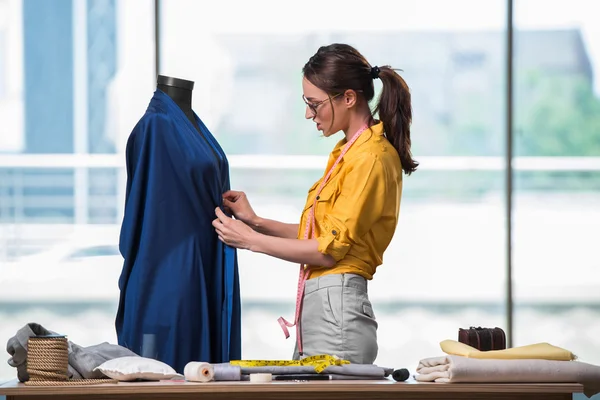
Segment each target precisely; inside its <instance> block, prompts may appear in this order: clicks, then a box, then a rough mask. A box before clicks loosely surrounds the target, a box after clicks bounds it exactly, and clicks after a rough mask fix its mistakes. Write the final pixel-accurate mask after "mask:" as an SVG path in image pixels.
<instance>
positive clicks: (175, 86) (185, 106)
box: [156, 75, 200, 132]
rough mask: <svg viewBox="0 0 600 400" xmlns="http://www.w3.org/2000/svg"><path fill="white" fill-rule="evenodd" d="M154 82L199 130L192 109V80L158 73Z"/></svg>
mask: <svg viewBox="0 0 600 400" xmlns="http://www.w3.org/2000/svg"><path fill="white" fill-rule="evenodd" d="M156 83H157V85H156V88H157V89H159V90H161V91H163V92H164V93H165V94H167V95H168V96H169V97H170V98H172V99H173V101H174V102H175V103H176V104H177V105H178V106H179V108H181V111H183V113H184V114H185V116H186V117H188V119H189V120H190V122H191V123H192V124H193V125H194V127H195V128H196V129H197V130H198V132H200V127H199V126H198V123H197V122H196V119H195V118H194V111H193V110H192V90H194V82H193V81H188V80H185V79H180V78H173V77H170V76H165V75H158V79H157V80H156Z"/></svg>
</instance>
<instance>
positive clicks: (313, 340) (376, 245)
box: [213, 44, 418, 364]
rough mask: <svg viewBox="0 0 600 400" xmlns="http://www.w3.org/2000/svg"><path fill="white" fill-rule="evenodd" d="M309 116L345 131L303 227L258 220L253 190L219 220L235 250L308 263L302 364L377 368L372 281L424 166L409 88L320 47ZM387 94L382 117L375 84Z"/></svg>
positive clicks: (348, 55) (350, 53) (301, 316)
mask: <svg viewBox="0 0 600 400" xmlns="http://www.w3.org/2000/svg"><path fill="white" fill-rule="evenodd" d="M303 75H304V77H303V81H302V90H303V92H304V93H303V99H304V101H305V102H306V105H307V107H306V115H305V117H306V118H307V119H312V120H313V121H314V122H315V123H316V125H317V129H318V130H320V131H322V132H323V135H324V136H326V137H328V136H331V135H333V134H335V133H337V132H339V131H343V132H344V135H345V138H344V139H342V140H341V141H340V142H338V143H337V145H336V146H335V148H334V149H333V151H332V152H331V155H330V157H329V162H328V165H327V168H326V170H325V174H324V175H323V178H321V179H320V180H319V181H317V182H316V183H315V184H314V185H313V187H312V188H310V190H309V191H308V197H307V200H306V205H305V207H304V211H303V213H302V216H301V219H300V224H286V223H282V222H278V221H273V220H268V219H264V218H260V217H258V216H257V215H256V214H255V213H254V211H253V210H252V208H251V206H250V204H249V202H248V199H247V198H246V196H245V194H244V193H242V192H238V191H228V192H226V193H224V195H223V199H224V200H223V201H224V203H223V205H224V207H226V208H228V209H229V210H230V211H231V213H232V214H233V215H234V217H235V219H232V218H229V217H227V216H226V215H225V214H224V213H223V212H221V210H220V209H219V208H217V209H216V214H217V219H215V220H214V222H213V226H214V227H215V229H216V231H217V233H218V236H219V239H220V240H222V241H223V242H225V243H226V244H229V245H231V246H234V247H237V248H240V249H247V250H250V251H254V252H259V253H263V254H268V255H270V256H273V257H277V258H280V259H282V260H286V261H290V262H297V263H300V264H301V266H300V278H299V282H298V294H297V305H296V318H295V320H294V323H289V322H287V321H285V320H284V319H283V318H280V324H281V326H282V328H283V329H284V331H285V333H286V336H289V334H288V332H287V327H291V326H294V325H295V326H296V338H297V343H296V350H295V352H294V359H298V358H301V357H305V356H311V355H318V354H329V355H336V356H338V357H340V358H342V359H345V360H348V361H350V362H352V363H361V364H371V363H373V362H374V361H375V358H376V357H377V351H378V345H377V322H376V320H375V315H374V313H373V309H372V307H371V303H370V301H369V297H368V294H367V281H368V280H371V279H372V278H373V275H374V274H375V270H376V268H377V267H378V266H379V265H381V263H382V260H383V253H384V251H385V250H386V248H387V247H388V245H389V244H390V241H391V240H392V237H393V235H394V231H395V229H396V224H397V221H398V213H399V208H400V197H401V193H402V170H404V173H406V174H407V175H410V174H411V173H412V172H414V171H415V170H416V168H417V165H418V164H417V163H416V162H415V161H414V160H413V159H412V155H411V151H410V147H411V140H410V124H411V118H412V110H411V99H410V92H409V89H408V87H407V85H406V82H405V81H404V80H403V79H402V77H400V75H398V74H397V73H396V72H395V71H394V70H393V69H392V68H391V67H389V66H385V67H381V68H379V67H371V65H370V64H369V63H368V62H367V60H366V59H365V58H364V57H363V56H362V55H361V54H360V53H359V52H358V51H357V50H356V49H354V48H353V47H351V46H349V45H345V44H332V45H330V46H325V47H321V48H320V49H319V50H318V51H317V53H316V54H315V55H314V56H312V57H311V58H310V60H309V61H308V62H307V63H306V65H305V66H304V68H303ZM374 79H381V81H382V84H383V88H382V92H381V96H380V99H379V103H378V104H377V107H376V108H375V112H378V113H379V121H377V120H375V119H374V117H373V114H372V113H371V110H370V108H369V101H370V100H372V99H373V96H374V88H373V80H374Z"/></svg>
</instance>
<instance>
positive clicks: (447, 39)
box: [160, 0, 506, 367]
mask: <svg viewBox="0 0 600 400" xmlns="http://www.w3.org/2000/svg"><path fill="white" fill-rule="evenodd" d="M486 3H487V4H486V5H485V6H484V5H482V4H479V3H476V2H457V3H455V4H454V5H453V6H452V7H449V6H448V2H447V1H445V0H437V1H422V0H419V1H412V0H411V1H387V2H386V1H384V2H383V4H377V6H376V9H377V10H386V12H385V13H379V12H378V11H374V12H375V13H376V14H377V17H373V19H370V20H364V12H365V6H364V5H362V3H359V2H356V4H355V5H352V6H349V5H348V2H347V1H330V2H324V3H322V5H320V6H319V7H318V8H317V9H315V8H314V7H308V6H306V4H304V3H297V4H295V5H292V4H291V3H290V4H286V6H285V8H281V9H279V11H278V14H277V17H276V18H274V17H273V12H275V11H274V10H273V8H269V7H272V6H273V5H274V4H275V3H274V2H270V1H258V2H245V1H237V2H233V3H231V2H229V3H219V2H213V3H211V4H207V3H204V2H196V1H193V0H188V1H181V0H177V1H172V0H165V1H163V2H162V3H161V4H162V8H161V11H162V12H161V14H160V15H161V20H160V22H161V25H160V26H161V36H160V45H161V46H160V49H161V50H160V51H161V57H160V73H162V74H165V75H169V76H174V77H179V78H184V79H190V80H192V81H194V82H195V89H194V107H195V109H196V111H197V112H198V114H199V116H200V118H202V119H204V120H205V122H206V123H207V125H208V126H209V127H210V129H211V131H212V132H213V133H214V134H215V135H216V136H217V138H218V139H219V141H220V143H221V144H222V146H223V147H224V149H225V150H226V152H227V153H228V155H229V156H230V160H231V164H232V172H231V175H232V186H233V187H234V188H236V189H239V190H244V191H246V192H247V194H248V196H249V198H250V201H251V202H252V204H253V206H254V207H255V209H256V210H257V212H258V213H259V214H262V215H263V216H265V217H269V218H274V219H280V220H285V221H290V222H295V221H297V220H298V218H299V216H300V213H301V210H302V206H303V205H304V202H305V196H306V193H307V191H308V189H309V188H310V186H311V185H312V184H313V183H314V181H315V180H317V179H318V178H319V177H320V176H321V175H322V174H323V171H324V169H325V166H326V160H327V156H328V154H329V152H330V151H331V149H332V148H333V147H334V145H335V143H336V142H337V141H338V140H339V138H340V137H339V136H337V137H333V138H329V139H325V138H323V137H321V136H320V135H319V133H318V132H317V131H316V130H315V128H314V124H313V123H312V121H307V120H306V119H305V118H304V112H305V105H304V103H303V102H302V98H301V95H302V91H301V90H302V87H301V79H302V74H301V70H302V66H303V65H304V63H306V61H308V59H309V58H310V56H311V55H312V54H314V52H316V50H317V49H318V47H319V46H321V45H324V44H329V43H332V42H346V43H349V44H352V45H354V46H356V47H357V48H358V49H359V51H361V52H363V53H364V55H365V56H366V57H367V59H368V60H369V61H370V62H371V63H372V64H374V65H375V64H377V65H385V64H390V65H392V66H394V67H396V68H401V69H402V70H403V72H402V74H403V76H404V77H405V79H406V80H407V82H408V84H409V86H410V87H411V90H412V98H413V106H414V125H413V131H412V135H413V143H414V155H415V157H416V159H417V160H418V161H420V162H421V165H422V167H421V169H420V170H419V171H418V172H416V173H415V174H414V175H412V176H411V177H408V178H405V181H404V182H405V183H404V184H405V187H404V196H403V199H402V206H401V216H400V223H399V226H398V230H397V233H396V236H395V238H394V240H393V242H392V244H391V245H390V248H389V250H388V251H387V253H386V255H385V257H384V265H382V266H381V267H380V268H379V269H378V271H377V274H376V275H375V279H374V280H373V281H372V282H371V284H370V287H369V292H370V296H371V298H372V300H373V302H374V308H375V313H376V314H377V318H378V320H379V345H380V352H379V357H378V359H377V363H379V364H382V365H391V366H399V365H406V366H410V367H416V365H417V363H418V361H419V359H420V358H422V357H424V356H428V355H437V354H439V351H440V350H439V342H440V341H441V340H444V339H447V338H456V336H457V331H458V328H459V327H464V326H469V325H493V326H502V325H503V324H504V320H505V314H504V286H505V281H504V275H505V256H504V254H505V251H504V249H505V246H504V241H503V240H504V233H503V231H504V211H503V198H504V194H503V193H504V192H503V179H504V170H503V166H502V163H496V162H495V160H496V159H500V157H501V156H502V154H503V143H504V140H503V137H504V132H505V123H504V118H505V117H504V116H505V113H504V102H505V97H504V96H505V90H504V88H505V72H504V71H505V62H504V54H505V37H506V35H505V31H506V29H505V20H506V17H505V4H504V2H502V1H491V2H486ZM231 7H234V8H236V10H237V11H236V13H235V14H230V13H228V9H231ZM260 9H270V10H271V12H270V13H263V12H261V13H254V12H253V10H260ZM291 9H293V10H294V12H290V13H288V12H286V11H285V10H291ZM431 10H439V11H436V13H435V15H432V13H431ZM438 12H440V13H442V14H444V13H445V17H444V18H441V17H436V15H437V13H438ZM250 14H251V15H253V17H252V18H245V17H243V16H245V15H250ZM218 15H230V16H231V18H226V19H221V18H217V17H216V16H218ZM318 15H322V16H325V17H324V18H319V17H318ZM448 15H452V18H447V17H448ZM467 15H469V17H468V18H467ZM210 16H215V18H211V17H210ZM334 16H335V17H334ZM399 16H401V17H399ZM199 20H201V21H202V23H199V22H198V21H199ZM481 20H485V22H482V21H481ZM348 21H353V22H352V23H351V25H348ZM361 21H363V22H361ZM348 26H352V27H353V28H352V29H349V28H348ZM377 83H378V82H377ZM376 88H377V90H379V88H380V86H376ZM373 106H375V104H373ZM489 161H492V164H493V165H494V168H491V169H490V168H489V167H488V164H489ZM284 167H285V168H284ZM239 257H240V258H239V260H240V271H241V286H242V294H243V307H244V312H243V329H244V331H243V345H242V348H243V351H244V357H247V358H265V357H268V358H289V357H291V355H292V351H293V346H294V343H293V339H290V340H287V341H286V340H285V338H284V336H283V333H282V331H281V329H280V327H279V325H278V323H277V318H278V317H279V316H280V315H282V313H283V315H284V316H286V317H287V316H293V313H294V301H295V293H296V292H295V290H296V284H297V275H298V270H297V266H296V265H293V264H289V263H286V262H282V261H279V260H276V259H273V258H270V257H267V256H262V255H255V254H252V253H249V252H244V251H242V252H240V253H239Z"/></svg>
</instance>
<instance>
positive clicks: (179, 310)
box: [115, 90, 241, 373]
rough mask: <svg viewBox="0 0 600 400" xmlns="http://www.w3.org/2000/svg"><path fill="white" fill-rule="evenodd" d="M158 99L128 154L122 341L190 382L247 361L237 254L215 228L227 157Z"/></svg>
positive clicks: (121, 285) (226, 181)
mask: <svg viewBox="0 0 600 400" xmlns="http://www.w3.org/2000/svg"><path fill="white" fill-rule="evenodd" d="M194 116H195V118H196V121H197V123H198V126H199V127H200V130H201V132H200V133H199V132H198V130H197V129H196V128H195V127H194V126H193V124H192V123H191V122H190V121H189V120H188V118H187V117H186V116H185V114H184V113H183V111H182V110H181V109H180V108H179V107H178V106H177V104H176V103H175V102H174V101H173V100H172V99H171V98H170V97H169V96H168V95H166V94H165V93H163V92H162V91H160V90H156V92H155V93H154V96H153V97H152V100H151V101H150V104H149V106H148V108H147V110H146V113H145V114H144V116H143V117H142V118H141V119H140V121H139V122H138V123H137V125H136V126H135V127H134V129H133V131H132V132H131V134H130V136H129V139H128V142H127V149H126V164H127V188H126V198H125V213H124V218H123V223H122V226H121V236H120V244H119V246H120V250H121V254H122V255H123V257H124V265H123V271H122V273H121V277H120V279H119V288H120V290H121V295H120V299H119V307H118V311H117V317H116V324H115V325H116V330H117V337H118V342H119V344H120V345H121V346H124V347H127V348H129V349H130V350H132V351H134V352H135V353H137V354H139V355H142V356H148V357H152V358H155V359H158V360H160V361H163V362H165V363H167V364H169V365H170V366H172V367H173V368H174V369H175V370H176V371H177V372H179V373H183V369H184V367H185V365H186V364H187V363H188V362H190V361H206V362H211V363H220V362H228V361H230V360H232V359H240V358H241V317H240V294H239V292H240V290H239V276H238V262H237V253H236V250H235V249H234V248H231V247H229V246H226V245H224V244H223V243H222V242H221V241H219V240H218V238H217V236H216V233H215V231H214V229H213V227H212V225H211V222H212V220H213V219H214V218H216V216H215V212H214V210H215V208H216V207H218V206H220V205H221V204H222V194H223V193H224V192H225V191H226V190H228V189H229V186H230V179H229V164H228V161H227V157H226V156H225V154H224V152H223V150H222V149H221V147H220V146H219V144H218V142H217V140H216V139H215V138H214V137H213V135H212V134H211V133H210V131H209V130H208V128H207V127H206V126H205V125H204V124H203V123H202V121H201V120H200V118H198V116H197V115H195V114H194Z"/></svg>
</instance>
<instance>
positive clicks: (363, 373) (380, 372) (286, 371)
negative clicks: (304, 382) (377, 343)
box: [242, 364, 393, 379]
mask: <svg viewBox="0 0 600 400" xmlns="http://www.w3.org/2000/svg"><path fill="white" fill-rule="evenodd" d="M392 372H393V369H392V368H383V367H378V366H377V365H373V364H343V365H330V366H328V367H327V368H325V369H324V370H323V372H322V373H323V374H331V375H340V376H350V377H351V378H349V379H358V377H364V378H366V379H374V378H375V379H378V378H385V377H387V376H389V375H390V374H391V373H392ZM242 374H243V375H249V374H273V375H300V374H316V371H315V368H314V367H311V366H299V367H289V366H283V367H281V366H264V367H242ZM334 379H336V378H334ZM340 379H341V378H340Z"/></svg>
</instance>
